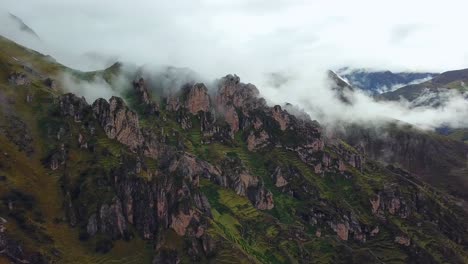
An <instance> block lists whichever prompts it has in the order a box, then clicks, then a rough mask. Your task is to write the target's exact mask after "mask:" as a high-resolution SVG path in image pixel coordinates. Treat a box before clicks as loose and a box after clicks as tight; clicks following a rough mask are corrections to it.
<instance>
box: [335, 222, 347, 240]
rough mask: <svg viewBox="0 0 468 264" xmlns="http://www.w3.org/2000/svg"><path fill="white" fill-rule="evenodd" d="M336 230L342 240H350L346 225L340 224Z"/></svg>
mask: <svg viewBox="0 0 468 264" xmlns="http://www.w3.org/2000/svg"><path fill="white" fill-rule="evenodd" d="M334 230H335V232H336V234H337V235H338V237H339V238H340V239H341V240H344V241H346V240H348V235H349V228H348V227H347V226H346V224H343V223H339V224H337V225H336V226H335V228H334Z"/></svg>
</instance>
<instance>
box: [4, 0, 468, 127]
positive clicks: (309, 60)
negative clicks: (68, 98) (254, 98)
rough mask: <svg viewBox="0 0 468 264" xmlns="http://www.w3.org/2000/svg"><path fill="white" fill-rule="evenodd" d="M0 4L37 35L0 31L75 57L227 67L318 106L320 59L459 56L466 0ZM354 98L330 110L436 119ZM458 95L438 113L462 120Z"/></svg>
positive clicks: (334, 64) (330, 64) (393, 61)
mask: <svg viewBox="0 0 468 264" xmlns="http://www.w3.org/2000/svg"><path fill="white" fill-rule="evenodd" d="M0 11H1V12H0V13H4V14H6V13H7V12H11V13H13V14H15V15H17V16H18V17H20V18H21V19H23V21H24V22H25V23H26V24H27V25H29V26H30V27H31V28H32V29H34V30H35V32H36V33H37V34H38V35H39V36H40V38H41V39H42V41H41V42H37V41H34V40H30V39H29V40H28V39H27V38H24V36H20V34H18V33H17V32H16V33H15V32H14V31H13V29H12V28H10V27H9V26H7V24H6V23H1V24H0V25H1V26H0V34H3V35H6V36H7V37H10V38H12V39H14V40H17V41H19V42H20V43H23V44H26V45H27V46H30V47H32V48H35V49H39V50H41V51H43V52H45V53H47V54H50V55H52V56H53V57H55V58H56V59H57V60H58V61H59V62H62V63H64V64H66V65H68V66H71V67H74V68H78V69H84V70H91V69H97V68H101V67H103V65H102V62H103V61H102V60H101V59H105V60H104V62H106V63H112V62H114V61H116V60H120V61H124V62H131V63H134V64H137V65H142V64H150V65H173V66H179V67H189V68H191V69H193V70H195V71H196V72H198V73H200V74H201V75H202V76H204V77H205V78H208V79H210V78H219V77H221V76H224V75H226V74H228V73H236V74H238V75H239V76H240V77H241V80H242V81H244V82H252V83H254V84H256V85H257V86H258V87H259V88H260V90H261V92H262V94H263V95H264V96H265V97H266V98H267V99H269V100H270V101H272V102H278V103H280V102H285V101H288V102H291V103H301V102H305V103H306V104H310V105H315V106H317V105H320V106H321V107H322V108H323V109H327V108H330V109H331V108H332V107H335V106H336V102H335V101H333V99H332V98H331V97H330V94H329V91H327V90H324V85H323V84H324V82H323V76H324V75H323V73H324V70H326V69H337V68H340V67H343V66H351V67H366V68H374V69H388V70H393V71H404V70H409V71H437V72H442V71H446V70H452V69H461V68H468V34H467V28H466V25H467V22H466V14H467V13H468V1H466V0H464V1H463V0H445V1H440V0H424V1H423V0H411V1H408V0H393V1H376V0H353V1H348V0H342V1H336V0H328V1H313V0H309V1H302V0H200V1H197V0H170V1H160V0H132V1H130V0H76V1H72V0H0ZM0 22H2V21H1V20H0ZM106 59H108V60H106ZM272 72H281V73H283V74H284V75H286V76H288V77H290V79H291V80H292V81H291V82H290V83H287V84H285V85H284V87H281V89H274V88H272V87H269V84H268V81H267V80H266V78H265V76H271V75H267V73H272ZM327 96H328V97H327ZM363 98H364V97H363ZM328 99H330V100H328ZM360 102H361V104H358V106H359V107H355V108H354V110H356V111H351V110H347V109H342V108H337V107H335V108H336V109H335V113H336V115H337V116H342V115H343V114H346V113H347V114H348V115H349V118H353V117H355V116H359V115H363V114H364V113H366V112H370V113H371V114H374V113H378V114H382V115H387V116H388V117H391V118H396V119H400V120H404V121H408V122H413V123H418V122H425V124H426V125H428V126H436V125H439V124H441V123H442V122H443V120H440V119H441V118H440V116H441V114H440V112H437V111H432V110H428V111H429V112H420V113H419V114H418V113H416V112H415V111H410V110H409V109H407V108H404V107H403V108H401V107H400V106H398V109H395V110H394V111H393V110H392V109H394V107H393V106H388V105H382V104H373V101H372V99H370V98H364V99H363V100H361V101H360ZM457 102H459V101H457ZM460 102H461V103H458V104H455V103H454V105H455V106H456V107H455V106H454V108H453V111H452V110H451V111H448V112H446V114H445V115H444V116H447V117H450V116H455V115H456V116H457V117H456V118H455V119H456V120H455V121H456V122H459V121H460V120H465V121H464V122H468V121H466V120H468V119H467V118H466V116H467V115H468V114H467V112H468V109H467V108H468V107H466V104H465V105H464V104H463V101H460ZM371 105H374V108H375V109H374V110H369V107H370V106H371ZM459 105H460V107H462V109H461V110H460V107H459ZM397 110H398V111H397ZM329 111H331V110H329ZM421 113H422V114H421ZM410 114H411V115H412V116H410ZM434 120H437V121H434Z"/></svg>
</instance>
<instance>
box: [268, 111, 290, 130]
mask: <svg viewBox="0 0 468 264" xmlns="http://www.w3.org/2000/svg"><path fill="white" fill-rule="evenodd" d="M271 112H272V116H273V118H274V119H275V120H276V122H278V124H279V125H280V128H281V130H282V131H284V130H286V128H287V127H288V125H289V114H288V113H287V112H286V111H283V110H282V109H281V106H279V105H275V106H274V107H273V109H272V111H271Z"/></svg>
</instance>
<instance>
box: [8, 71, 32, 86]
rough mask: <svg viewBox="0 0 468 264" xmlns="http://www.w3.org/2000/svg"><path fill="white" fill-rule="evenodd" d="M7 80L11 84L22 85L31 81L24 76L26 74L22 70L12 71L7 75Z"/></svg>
mask: <svg viewBox="0 0 468 264" xmlns="http://www.w3.org/2000/svg"><path fill="white" fill-rule="evenodd" d="M8 82H9V83H10V84H11V85H16V86H23V85H29V84H31V81H30V80H29V78H28V77H27V76H26V74H24V73H22V72H12V73H11V74H10V75H9V76H8Z"/></svg>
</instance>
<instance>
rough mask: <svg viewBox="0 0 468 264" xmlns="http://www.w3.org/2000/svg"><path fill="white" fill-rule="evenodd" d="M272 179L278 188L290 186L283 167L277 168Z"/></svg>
mask: <svg viewBox="0 0 468 264" xmlns="http://www.w3.org/2000/svg"><path fill="white" fill-rule="evenodd" d="M272 178H273V180H274V181H275V186H276V187H278V188H280V187H283V186H286V185H288V181H287V180H286V179H285V178H284V176H283V173H282V171H281V167H277V168H276V170H275V172H274V173H273V175H272Z"/></svg>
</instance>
